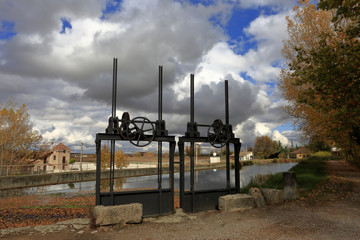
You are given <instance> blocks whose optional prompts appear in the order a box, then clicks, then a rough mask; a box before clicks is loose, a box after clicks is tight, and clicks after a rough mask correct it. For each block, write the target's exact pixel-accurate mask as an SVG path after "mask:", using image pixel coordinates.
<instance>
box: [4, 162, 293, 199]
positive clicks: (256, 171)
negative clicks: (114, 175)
mask: <svg viewBox="0 0 360 240" xmlns="http://www.w3.org/2000/svg"><path fill="white" fill-rule="evenodd" d="M296 164H297V163H273V164H265V165H252V166H245V167H243V168H242V169H241V171H240V186H241V187H243V186H246V185H247V184H248V183H249V182H250V181H251V179H254V178H256V177H257V176H259V175H270V174H275V173H279V172H286V171H288V170H289V169H291V168H292V167H293V166H295V165H296ZM230 174H231V178H230V179H231V180H232V181H231V186H232V187H234V186H235V183H234V179H235V176H234V175H235V172H234V170H233V169H231V172H230ZM174 178H175V179H174V184H175V189H178V188H179V173H175V176H174ZM162 179H163V180H162V187H163V188H168V187H169V175H168V174H164V175H163V178H162ZM157 181H158V176H157V175H150V176H140V177H127V178H118V179H115V187H114V190H115V191H121V190H136V189H151V188H157V187H158V183H157ZM108 185H109V182H108V180H107V181H106V180H104V181H101V188H102V190H101V191H106V188H108ZM225 187H226V170H225V169H210V170H200V171H197V172H195V190H206V189H215V188H225ZM189 189H190V172H186V173H185V190H189ZM91 192H95V181H88V182H78V183H70V184H57V185H49V186H40V187H31V188H23V189H16V190H5V191H1V192H0V196H1V197H5V196H14V195H15V196H20V195H28V194H61V193H74V194H75V193H91Z"/></svg>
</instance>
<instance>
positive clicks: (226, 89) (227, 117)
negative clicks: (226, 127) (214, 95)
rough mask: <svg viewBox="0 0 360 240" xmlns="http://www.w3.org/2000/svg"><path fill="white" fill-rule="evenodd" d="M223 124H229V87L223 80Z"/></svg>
mask: <svg viewBox="0 0 360 240" xmlns="http://www.w3.org/2000/svg"><path fill="white" fill-rule="evenodd" d="M225 124H229V85H228V80H225Z"/></svg>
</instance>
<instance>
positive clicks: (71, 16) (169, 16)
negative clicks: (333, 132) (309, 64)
mask: <svg viewBox="0 0 360 240" xmlns="http://www.w3.org/2000/svg"><path fill="white" fill-rule="evenodd" d="M296 2H297V1H288V0H272V1H267V0H252V1H249V0H237V1H236V0H233V1H231V0H223V1H221V0H219V1H216V0H208V1H195V0H191V1H188V0H173V1H171V0H131V1H130V0H122V1H114V0H76V1H75V0H62V1H56V0H52V1H50V0H49V1H43V0H16V1H13V0H0V104H5V103H6V101H8V100H9V99H10V98H12V99H13V100H14V101H16V102H17V103H19V104H26V105H27V107H28V109H29V113H30V116H31V120H32V122H33V125H34V129H35V130H37V131H38V132H39V133H41V134H42V136H43V138H44V139H45V140H46V141H48V142H54V144H57V143H60V142H63V143H64V144H65V145H67V146H68V147H70V148H71V149H72V151H73V152H79V151H80V144H81V143H83V144H84V146H85V149H84V151H85V152H94V151H95V136H96V133H103V132H105V129H106V127H107V122H108V118H109V116H110V115H111V93H112V89H111V87H112V61H113V58H114V57H116V58H118V89H117V116H119V117H121V115H122V113H123V112H129V114H130V118H131V119H133V118H135V117H138V116H142V117H147V118H149V119H150V120H151V121H156V120H157V106H158V103H157V101H158V99H157V98H158V97H157V96H158V68H159V67H158V66H159V65H161V66H163V69H164V74H163V78H164V80H163V81H164V82H163V119H164V120H165V121H166V127H167V130H168V131H169V135H174V136H180V135H184V133H185V131H186V123H187V122H188V121H189V120H190V115H189V113H190V109H189V108H190V107H189V106H190V99H189V97H190V94H189V92H190V90H189V85H190V84H189V83H190V74H192V73H193V74H195V121H196V122H198V123H201V124H211V123H212V122H213V121H214V120H215V119H222V120H223V121H225V119H224V118H225V117H224V111H225V110H224V80H228V81H229V100H230V103H229V106H230V123H231V124H232V126H233V130H234V133H235V136H236V137H239V138H240V139H241V142H242V145H243V146H253V144H254V141H255V138H256V136H262V135H267V136H269V137H271V138H272V139H273V140H276V141H280V142H281V143H282V144H283V145H285V146H286V145H289V144H290V142H291V141H293V142H294V144H295V143H298V142H299V133H298V132H297V131H295V130H294V128H293V126H292V125H291V122H290V121H289V118H288V117H287V116H286V114H285V113H284V111H283V110H282V107H283V106H285V105H286V104H287V102H286V101H285V100H284V99H283V98H282V95H281V91H280V89H279V85H278V84H279V74H280V71H281V69H282V68H284V67H285V62H286V61H285V59H284V58H283V57H282V55H281V49H282V45H283V41H284V40H286V39H287V34H286V21H285V16H289V15H291V12H292V7H293V6H294V5H295V4H296ZM118 144H119V147H122V148H123V149H124V150H125V151H126V152H136V151H147V150H155V149H156V145H155V144H151V145H149V146H147V147H145V148H144V149H138V148H135V147H133V146H132V145H131V144H128V143H126V142H119V143H118Z"/></svg>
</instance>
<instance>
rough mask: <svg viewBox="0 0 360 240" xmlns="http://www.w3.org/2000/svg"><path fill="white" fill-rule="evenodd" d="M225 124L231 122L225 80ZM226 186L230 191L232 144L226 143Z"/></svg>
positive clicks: (226, 82)
mask: <svg viewBox="0 0 360 240" xmlns="http://www.w3.org/2000/svg"><path fill="white" fill-rule="evenodd" d="M225 124H226V125H228V124H229V86H228V80H225ZM226 187H227V189H228V191H230V188H231V186H230V144H229V143H226Z"/></svg>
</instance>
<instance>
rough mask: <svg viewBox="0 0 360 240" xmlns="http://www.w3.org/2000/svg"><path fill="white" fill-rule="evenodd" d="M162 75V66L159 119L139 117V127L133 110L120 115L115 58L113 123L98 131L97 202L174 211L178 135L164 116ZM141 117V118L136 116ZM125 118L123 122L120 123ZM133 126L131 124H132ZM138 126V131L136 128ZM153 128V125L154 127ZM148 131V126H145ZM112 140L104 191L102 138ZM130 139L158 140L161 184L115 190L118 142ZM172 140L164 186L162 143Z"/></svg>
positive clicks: (150, 213) (148, 210)
mask: <svg viewBox="0 0 360 240" xmlns="http://www.w3.org/2000/svg"><path fill="white" fill-rule="evenodd" d="M162 78H163V69H162V66H159V99H158V101H159V104H158V120H157V121H156V122H150V121H149V120H148V119H147V118H143V117H139V118H141V119H143V120H142V126H141V127H140V128H139V127H137V125H136V123H139V122H137V121H134V120H132V121H130V119H129V114H128V113H124V115H123V118H122V119H119V118H118V117H117V116H116V92H117V59H116V58H114V61H113V86H112V115H111V117H110V118H109V126H108V128H107V129H106V133H98V134H96V140H95V143H96V205H104V206H113V205H120V204H128V203H142V204H143V216H144V217H147V216H154V215H161V214H167V213H172V212H174V154H175V147H176V142H175V137H174V136H168V131H167V130H166V128H165V121H164V120H162ZM135 119H138V118H135ZM145 121H146V122H147V123H149V124H151V125H153V124H155V126H156V128H155V129H153V132H152V135H145V134H144V131H143V127H144V123H145ZM120 122H121V125H119V123H120ZM140 123H141V121H140ZM131 124H132V125H133V126H134V127H133V128H130V125H131ZM133 130H135V132H132V131H133ZM150 130H151V129H150ZM145 131H147V130H145ZM104 140H110V141H111V148H110V178H109V180H110V181H109V187H110V191H109V192H101V189H100V181H101V141H104ZM116 141H130V142H131V143H132V144H134V145H135V146H145V145H141V144H139V142H140V141H145V144H146V145H148V144H150V143H151V142H152V141H155V142H158V188H157V189H151V190H136V191H123V192H115V191H114V180H115V142H116ZM163 142H167V143H169V188H163V187H162V144H163Z"/></svg>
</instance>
